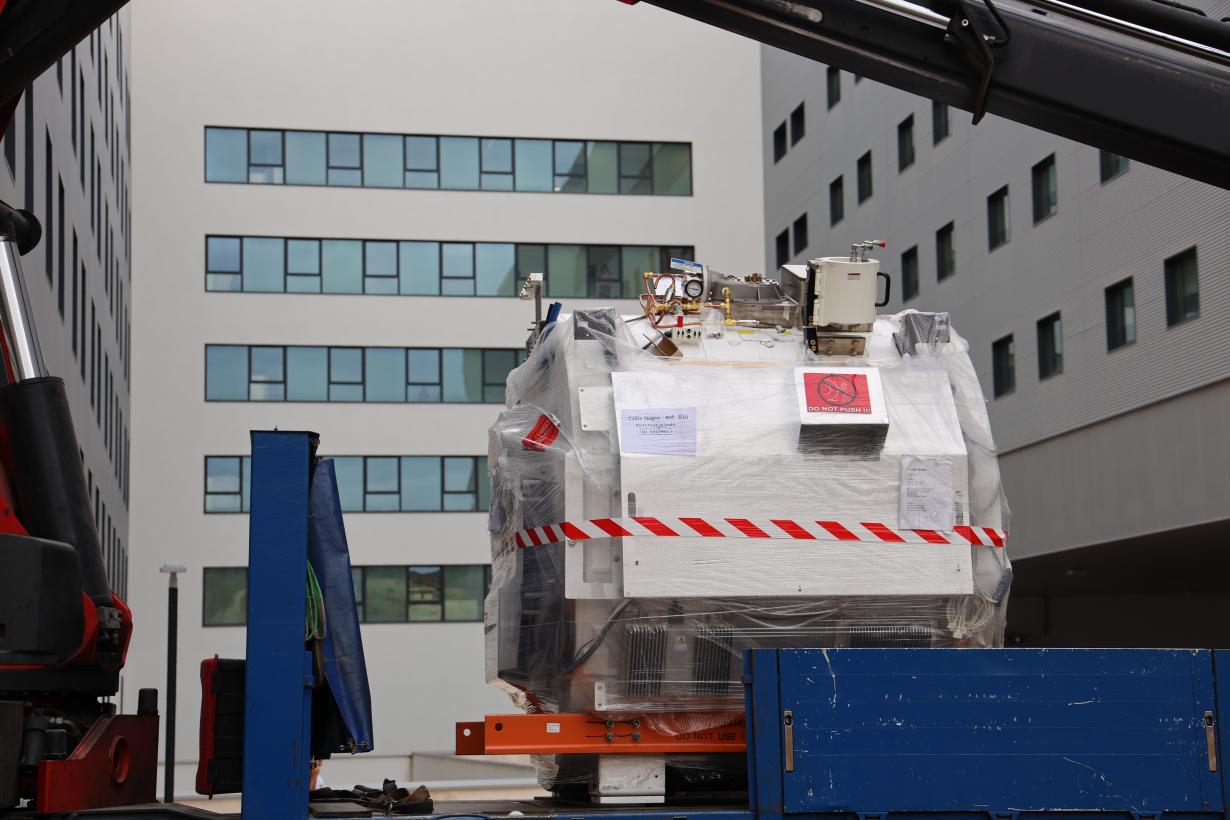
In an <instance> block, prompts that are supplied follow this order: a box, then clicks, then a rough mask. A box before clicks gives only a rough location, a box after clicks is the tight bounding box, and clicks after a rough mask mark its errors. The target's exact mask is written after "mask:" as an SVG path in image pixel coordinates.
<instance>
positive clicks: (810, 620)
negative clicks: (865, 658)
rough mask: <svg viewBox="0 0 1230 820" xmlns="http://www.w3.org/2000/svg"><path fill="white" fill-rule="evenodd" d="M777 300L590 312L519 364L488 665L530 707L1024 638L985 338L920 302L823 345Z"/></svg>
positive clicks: (713, 717) (700, 690) (719, 719)
mask: <svg viewBox="0 0 1230 820" xmlns="http://www.w3.org/2000/svg"><path fill="white" fill-rule="evenodd" d="M728 278H729V277H728ZM757 281H759V280H757ZM774 284H775V283H774ZM725 292H727V293H729V290H727V291H725ZM751 298H752V299H753V300H758V301H759V302H761V303H763V301H764V299H763V294H762V293H756V292H753V293H752V296H751ZM651 301H652V300H651ZM782 302H783V303H786V304H787V306H788V304H789V303H791V302H793V300H792V299H791V298H790V297H789V296H785V297H782ZM761 303H758V304H756V305H755V306H754V309H753V310H752V311H751V312H750V313H749V312H743V313H742V315H744V316H747V315H751V317H752V318H751V319H746V318H745V319H739V318H733V317H738V316H740V315H741V313H740V311H738V310H735V311H731V310H730V302H729V300H728V301H727V304H726V307H725V308H722V307H721V306H717V307H712V308H702V309H699V310H697V311H695V312H694V313H693V314H692V315H688V316H686V321H685V320H684V319H685V317H684V316H683V315H680V316H679V317H667V318H666V321H667V322H668V323H669V325H670V326H669V327H655V325H657V324H660V323H659V322H655V321H654V319H653V318H645V317H635V318H625V317H621V316H620V315H618V314H617V313H616V312H615V311H614V310H612V309H599V310H587V311H577V312H575V313H573V314H571V315H566V316H563V317H562V318H560V319H559V320H558V321H556V322H554V323H552V324H550V325H548V326H547V327H546V328H545V329H544V331H543V332H542V334H541V335H540V337H539V339H538V341H537V344H536V345H535V347H534V349H533V351H532V353H531V355H530V356H529V358H528V360H527V361H526V362H525V363H524V364H523V365H522V366H521V367H519V368H517V369H516V370H515V371H514V372H513V373H512V374H511V375H510V377H509V380H508V404H507V409H506V410H504V411H503V412H502V413H501V415H500V417H499V420H498V421H497V422H496V424H495V425H494V426H493V427H492V429H491V432H490V441H489V469H490V481H491V508H490V522H489V524H490V526H489V529H490V533H491V549H492V555H491V557H492V576H491V588H490V592H489V593H488V596H487V600H486V612H485V625H486V630H485V631H486V641H487V643H486V668H487V676H488V679H489V680H490V681H491V682H493V683H495V684H497V685H499V686H501V687H503V688H504V689H505V690H506V691H507V692H509V693H510V694H511V695H512V697H513V699H514V700H515V702H516V703H517V704H518V705H519V706H520V707H521V708H523V709H525V710H527V711H531V712H591V713H595V714H598V715H601V716H611V717H619V716H627V715H636V716H638V717H639V718H640V719H642V720H649V721H652V722H653V726H654V728H655V729H656V730H657V731H662V732H666V733H670V734H682V733H688V732H694V731H698V730H703V729H708V728H713V727H716V726H722V725H724V724H726V723H728V722H730V721H731V720H734V719H737V718H738V717H739V716H740V715H741V713H742V709H743V701H742V697H743V695H742V687H741V685H740V682H739V681H740V674H741V656H742V652H743V650H744V649H747V648H752V647H801V646H807V647H846V646H855V647H858V646H866V647H873V646H879V647H932V646H935V647H940V646H950V647H983V646H1000V645H1002V642H1003V630H1004V617H1005V609H1006V605H1007V598H1008V589H1009V586H1010V583H1011V569H1010V566H1009V563H1008V559H1007V556H1006V554H1005V550H1004V549H1003V548H1002V547H1003V541H1002V538H1003V533H1004V532H1005V531H1006V530H1007V528H1008V520H1007V516H1008V511H1007V506H1006V504H1005V502H1004V498H1003V493H1002V490H1001V486H1000V478H999V469H998V464H997V460H996V453H995V446H994V443H993V440H992V437H991V430H990V426H989V423H988V419H987V413H986V407H985V402H984V399H983V396H982V391H981V389H980V387H979V383H978V378H977V375H976V374H975V371H974V368H973V365H972V364H971V362H970V358H969V348H968V345H967V344H966V342H965V340H964V339H962V338H961V337H960V336H959V335H957V333H956V332H955V330H953V329H952V328H951V327H950V326H949V323H948V317H947V315H946V314H926V313H918V312H915V311H907V312H905V313H901V314H897V315H894V316H881V317H879V318H877V319H876V320H875V322H874V326H873V327H871V328H870V332H869V333H864V334H862V335H863V338H865V349H864V350H863V353H862V355H857V356H817V355H815V354H814V353H813V352H812V351H811V349H809V346H808V344H806V343H805V340H804V331H803V330H802V329H801V328H800V327H799V322H798V317H797V311H795V312H794V313H795V315H794V316H793V321H791V319H792V315H791V311H790V310H789V309H783V308H782V307H780V306H778V305H772V304H771V305H769V306H768V307H766V306H765V305H764V304H761ZM766 320H767V321H772V322H775V323H781V324H774V325H772V326H766ZM695 762H696V764H697V765H698V766H700V767H701V768H704V767H705V766H707V765H716V764H713V762H712V761H704V760H698V761H695ZM569 768H570V767H569V763H568V761H566V760H564V759H563V758H556V759H552V758H544V759H543V760H542V761H540V775H541V778H542V780H543V782H544V785H547V786H548V787H552V788H558V787H559V786H560V785H561V784H562V783H564V782H567V781H569V780H570V779H573V778H575V779H577V780H578V781H583V780H585V779H587V778H592V777H593V769H594V766H593V765H590V766H586V765H579V766H573V767H572V768H573V769H575V770H576V771H575V772H572V773H570V771H569Z"/></svg>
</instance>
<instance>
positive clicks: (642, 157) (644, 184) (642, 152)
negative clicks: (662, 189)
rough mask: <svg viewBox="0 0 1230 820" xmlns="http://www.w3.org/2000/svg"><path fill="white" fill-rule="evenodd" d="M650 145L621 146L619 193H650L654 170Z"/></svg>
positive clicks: (625, 144) (638, 143)
mask: <svg viewBox="0 0 1230 820" xmlns="http://www.w3.org/2000/svg"><path fill="white" fill-rule="evenodd" d="M651 156H652V154H651V153H650V149H649V144H648V143H644V142H629V143H623V144H621V145H620V146H619V192H620V193H621V194H647V193H650V190H651V188H650V186H651V180H652V176H651V175H652V173H653V169H652V167H651V159H650V158H651Z"/></svg>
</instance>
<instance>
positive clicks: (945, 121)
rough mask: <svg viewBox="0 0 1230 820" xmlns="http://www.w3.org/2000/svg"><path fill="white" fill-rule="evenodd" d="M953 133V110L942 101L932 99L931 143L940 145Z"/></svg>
mask: <svg viewBox="0 0 1230 820" xmlns="http://www.w3.org/2000/svg"><path fill="white" fill-rule="evenodd" d="M951 133H952V122H951V111H950V110H949V108H948V106H947V105H945V104H944V103H942V102H936V101H934V100H932V101H931V144H932V145H939V144H940V143H941V142H943V141H944V139H945V138H947V136H948V135H949V134H951Z"/></svg>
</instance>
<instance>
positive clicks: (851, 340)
mask: <svg viewBox="0 0 1230 820" xmlns="http://www.w3.org/2000/svg"><path fill="white" fill-rule="evenodd" d="M868 330H870V328H868ZM866 349H867V339H866V337H864V336H820V337H819V338H817V339H816V347H815V351H814V352H815V353H816V355H818V356H862V355H863V352H864V351H865V350H866Z"/></svg>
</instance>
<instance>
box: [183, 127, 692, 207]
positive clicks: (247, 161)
mask: <svg viewBox="0 0 1230 820" xmlns="http://www.w3.org/2000/svg"><path fill="white" fill-rule="evenodd" d="M213 130H218V131H243V132H245V145H246V156H245V158H244V166H245V168H246V169H247V171H246V174H245V179H244V180H242V181H241V180H210V179H209V178H208V168H207V166H206V162H207V160H208V145H209V132H210V131H213ZM253 132H270V133H272V132H277V133H280V134H281V144H282V162H281V164H278V165H269V164H257V165H253V164H252V162H251V160H252V148H251V139H252V136H251V135H252V133H253ZM288 133H296V134H324V135H325V164H324V168H323V170H324V172H325V182H323V183H317V182H311V183H303V182H286V181H285V179H286V171H285V169H286V135H287V134H288ZM333 136H346V137H357V138H358V142H359V146H358V148H359V158H358V165H357V166H351V165H340V164H334V163H333V162H332V160H331V158H330V155H331V151H330V145H329V142H330V137H333ZM368 136H372V137H375V136H388V137H399V138H401V150H402V166H403V168H404V169H405V173H411V172H415V173H418V172H419V170H418V169H412V168H410V167H409V157H408V153H407V151H406V139H407V138H410V137H425V138H431V139H434V140H435V145H436V168H435V169H434V173H436V175H437V185H436V186H435V187H434V188H431V187H426V186H416V185H410V184H407V179H406V178H405V176H404V174H403V180H402V182H403V184H402V186H401V190H448V191H483V192H491V191H502V192H505V193H508V192H514V193H577V194H586V195H591V196H681V197H690V196H693V195H694V193H695V172H696V167H695V154H694V151H693V144H692V143H690V142H683V141H678V140H610V139H594V138H589V137H569V138H554V137H515V136H510V135H507V134H407V133H392V132H386V131H327V130H321V129H310V128H280V129H279V128H248V127H244V126H227V125H206V126H204V139H203V140H202V168H203V169H204V170H205V173H203V174H202V178H203V179H204V180H205V182H207V183H208V184H211V185H285V186H288V187H308V188H313V187H317V188H319V187H324V188H375V189H380V188H383V189H385V190H398V188H396V187H389V186H382V185H368V184H367V181H366V180H365V179H364V176H363V138H364V137H368ZM442 138H458V139H474V140H478V141H479V163H478V168H477V171H478V174H479V177H480V182H479V185H478V186H477V187H475V188H445V187H443V185H442V180H440V179H439V178H438V177H439V175H440V140H441V139H442ZM489 140H509V141H511V143H512V146H513V160H512V162H513V169H514V170H513V172H511V173H512V175H513V187H512V188H511V189H509V188H504V187H484V186H483V185H482V184H481V178H482V174H483V173H484V172H483V171H482V164H483V156H482V154H483V151H482V145H483V142H484V141H489ZM519 140H521V141H527V142H543V141H545V142H549V143H551V161H552V168H551V171H552V174H551V176H552V180H553V181H554V177H555V173H554V171H555V167H554V164H555V155H556V143H561V142H563V143H573V142H579V143H582V144H583V145H584V146H585V147H584V150H583V152H582V153H583V155H585V156H586V157H588V152H589V150H590V148H591V147H592V145H593V144H596V143H611V144H613V145H615V153H616V158H617V165H618V168H617V177H616V178H617V181H619V182H620V183H621V184H617V186H616V190H615V191H614V192H609V193H607V192H600V191H591V190H589V185H588V167H587V174H586V182H587V184H586V185H584V186H582V187H583V189H582V190H575V191H558V190H556V186H555V185H554V184H552V185H551V186H548V188H547V190H532V189H528V188H526V189H518V188H517V187H516V176H515V170H516V145H517V142H518V141H519ZM633 145H637V146H639V145H644V146H648V150H649V161H648V163H646V166H645V167H646V169H647V170H646V172H645V173H644V174H637V175H632V174H626V173H624V169H623V167H622V166H623V161H622V156H621V155H622V151H621V148H622V147H624V146H633ZM668 145H673V146H686V147H687V150H688V190H687V192H686V193H684V192H680V193H668V192H665V191H663V192H657V191H654V190H653V186H654V168H653V165H654V155H655V154H656V153H657V151H656V150H655V149H656V148H657V147H658V146H668ZM586 164H587V166H588V163H586ZM253 168H257V169H275V168H277V169H281V171H282V173H281V175H280V179H276V180H275V179H270V180H260V179H257V180H253V178H252V169H253ZM332 170H338V171H357V172H358V174H359V177H358V178H359V181H358V183H357V184H351V183H344V182H331V181H330V173H329V172H330V171H332ZM422 173H432V171H430V170H428V171H422ZM492 173H493V174H494V173H496V172H492ZM498 174H499V175H501V176H503V175H504V174H505V172H498ZM272 176H277V175H272ZM624 179H629V180H631V179H635V180H638V181H646V182H647V183H648V185H649V190H647V191H632V190H629V191H624V190H623V186H622V180H624Z"/></svg>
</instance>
